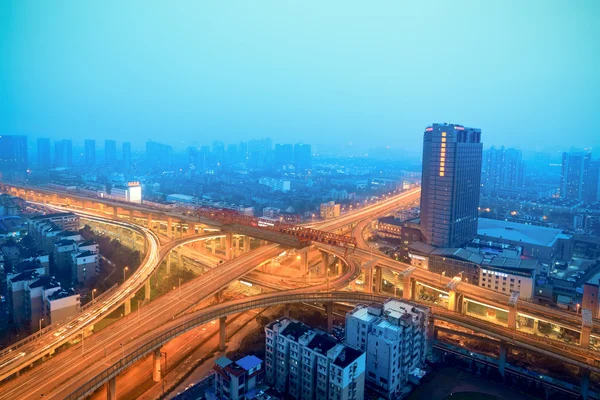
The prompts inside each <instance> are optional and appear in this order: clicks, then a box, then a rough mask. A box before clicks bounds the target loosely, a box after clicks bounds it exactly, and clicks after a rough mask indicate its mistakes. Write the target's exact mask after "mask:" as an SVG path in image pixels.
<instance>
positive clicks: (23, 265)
mask: <svg viewBox="0 0 600 400" xmlns="http://www.w3.org/2000/svg"><path fill="white" fill-rule="evenodd" d="M39 268H43V265H42V263H41V262H40V260H37V259H36V260H24V261H21V262H20V263H18V264H16V265H15V266H14V268H13V270H14V271H15V272H23V271H28V270H32V269H39Z"/></svg>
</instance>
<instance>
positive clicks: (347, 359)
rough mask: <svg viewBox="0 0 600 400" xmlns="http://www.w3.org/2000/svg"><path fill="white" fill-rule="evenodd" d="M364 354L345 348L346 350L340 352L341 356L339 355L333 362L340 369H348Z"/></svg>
mask: <svg viewBox="0 0 600 400" xmlns="http://www.w3.org/2000/svg"><path fill="white" fill-rule="evenodd" d="M362 354H363V352H362V351H360V350H357V349H355V348H352V347H349V346H344V349H343V350H342V351H341V352H340V354H338V356H337V357H336V358H335V360H333V364H334V365H337V366H338V367H340V368H346V367H347V366H348V365H350V364H352V363H353V362H354V361H356V359H357V358H358V357H360V356H361V355H362Z"/></svg>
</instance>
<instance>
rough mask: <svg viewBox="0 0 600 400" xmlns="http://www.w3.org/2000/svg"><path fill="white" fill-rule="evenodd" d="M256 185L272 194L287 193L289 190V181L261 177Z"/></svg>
mask: <svg viewBox="0 0 600 400" xmlns="http://www.w3.org/2000/svg"><path fill="white" fill-rule="evenodd" d="M258 184H259V185H264V186H267V187H269V189H271V191H273V192H289V191H290V188H291V183H290V181H289V180H286V179H277V178H268V177H262V178H260V179H259V180H258Z"/></svg>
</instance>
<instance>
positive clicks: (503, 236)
mask: <svg viewBox="0 0 600 400" xmlns="http://www.w3.org/2000/svg"><path fill="white" fill-rule="evenodd" d="M477 237H478V238H479V239H481V240H483V241H489V242H494V243H501V244H508V245H511V246H515V247H520V248H522V254H523V257H526V258H535V259H538V260H540V261H541V262H542V263H545V264H548V265H552V264H554V262H555V261H566V262H569V261H570V260H571V258H572V257H573V248H574V241H573V236H572V235H570V234H567V233H563V231H562V230H560V229H554V228H546V227H542V226H535V225H527V224H519V223H515V222H507V221H501V220H496V219H488V218H479V223H478V225H477Z"/></svg>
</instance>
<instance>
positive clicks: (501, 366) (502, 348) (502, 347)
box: [498, 342, 508, 378]
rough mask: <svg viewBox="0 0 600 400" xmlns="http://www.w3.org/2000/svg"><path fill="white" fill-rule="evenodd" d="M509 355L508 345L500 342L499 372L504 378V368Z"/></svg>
mask: <svg viewBox="0 0 600 400" xmlns="http://www.w3.org/2000/svg"><path fill="white" fill-rule="evenodd" d="M507 355H508V345H507V344H506V342H500V355H499V358H498V371H500V376H502V377H503V378H504V367H505V366H506V356H507Z"/></svg>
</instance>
